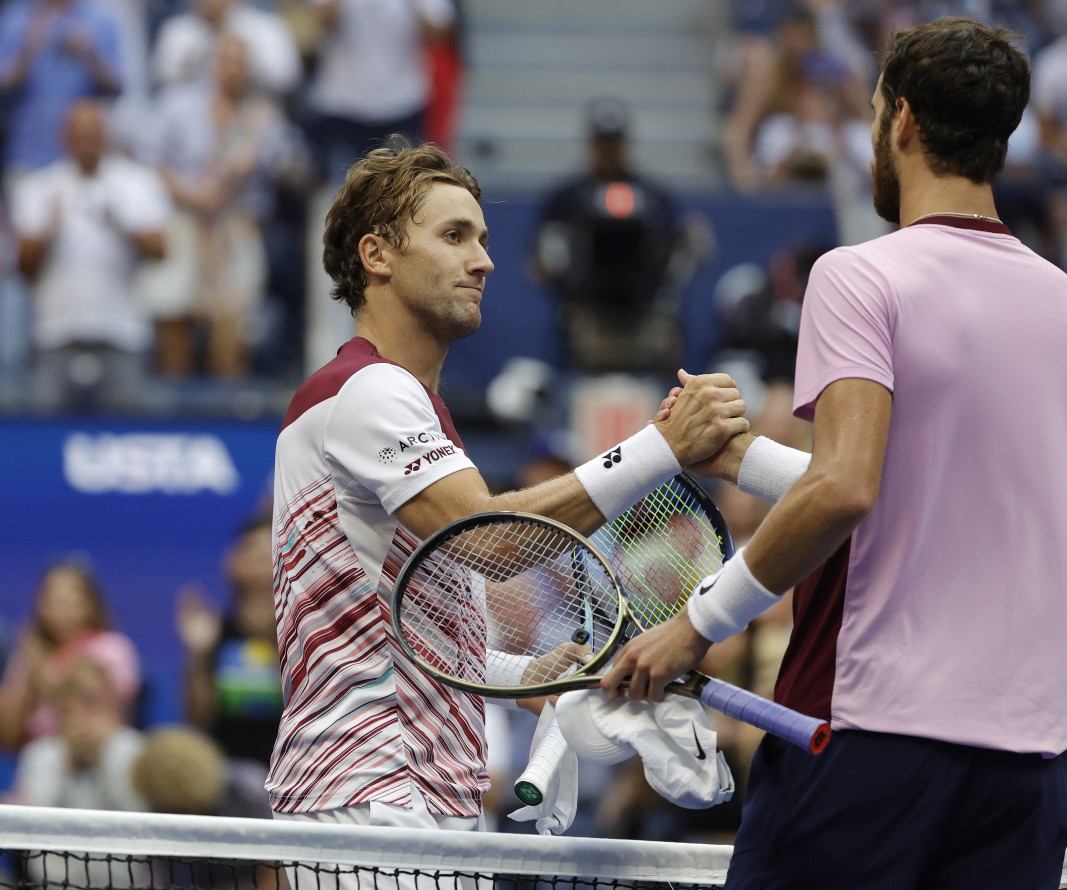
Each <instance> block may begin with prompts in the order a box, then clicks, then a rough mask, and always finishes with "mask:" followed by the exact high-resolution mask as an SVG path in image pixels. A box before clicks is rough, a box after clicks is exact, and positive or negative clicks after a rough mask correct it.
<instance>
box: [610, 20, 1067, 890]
mask: <svg viewBox="0 0 1067 890" xmlns="http://www.w3.org/2000/svg"><path fill="white" fill-rule="evenodd" d="M1014 39H1015V35H1013V34H1011V33H1010V32H1007V31H1004V30H1002V29H998V28H993V27H987V26H985V25H982V24H979V23H977V22H975V21H972V20H970V19H961V18H952V19H939V20H937V21H934V22H930V23H928V24H925V25H921V26H919V27H916V28H913V29H910V30H907V31H902V32H900V33H898V34H896V35H895V36H894V37H893V38H892V40H891V43H890V46H889V49H888V52H887V54H886V57H885V60H884V63H883V68H882V73H881V77H880V79H879V82H878V86H877V88H876V89H875V93H874V97H873V108H874V112H875V119H874V125H873V129H872V139H873V143H874V149H875V159H874V163H873V165H872V172H873V178H874V202H875V207H876V209H877V210H878V211H879V213H880V214H881V215H882V216H884V217H885V218H886V219H887V220H889V221H891V222H894V223H900V224H901V226H902V227H901V228H900V229H899V230H898V231H895V232H893V233H892V234H889V235H886V236H884V237H881V238H877V239H875V240H873V241H870V242H867V243H865V244H861V245H858V246H855V247H841V248H838V249H836V250H832V251H830V252H829V253H827V254H826V255H824V256H823V257H822V258H821V259H820V260H819V261H818V263H817V264H816V265H815V267H814V269H813V271H812V274H811V277H810V281H809V284H808V289H807V293H806V295H805V300H804V307H803V317H802V323H801V329H800V340H799V347H798V356H797V369H796V390H795V397H794V412H795V413H796V414H797V416H799V417H802V418H806V419H808V420H811V421H813V423H814V449H813V452H812V454H811V456H810V464H809V458H808V456H807V455H803V454H801V453H799V452H795V451H792V450H791V449H787V448H785V447H784V446H781V445H778V444H776V443H774V442H771V441H770V440H768V439H765V438H754V437H753V436H752V435H751V434H744V435H742V436H739V437H737V438H736V439H734V440H733V441H732V442H731V443H730V445H729V446H728V447H727V449H726V451H725V452H723V453H722V454H720V455H718V456H717V457H716V458H715V460H714V462H713V464H712V465H711V466H710V467H709V469H710V470H712V471H714V472H715V473H717V474H718V475H722V476H723V477H725V478H727V479H729V480H731V481H734V482H736V483H737V484H738V485H739V486H740V487H741V488H742V489H744V490H746V491H749V492H751V493H754V494H758V495H760V496H761V497H763V498H764V499H765V500H768V501H771V502H773V503H775V506H774V508H773V509H772V510H771V512H770V513H769V514H768V516H767V518H766V519H765V520H764V522H763V524H762V526H761V527H760V528H759V529H758V530H757V532H756V533H755V535H754V536H753V538H752V539H751V540H750V542H749V543H748V545H747V546H746V547H744V548H743V549H741V550H740V551H739V552H738V554H737V556H735V557H734V559H733V560H731V561H730V562H729V563H728V564H727V566H726V567H725V568H724V569H723V570H722V571H721V572H720V573H719V574H718V575H717V576H715V578H714V579H713V583H711V584H710V585H709V584H708V583H707V582H705V584H703V585H701V586H700V587H698V588H697V590H698V591H699V593H695V594H694V595H693V597H692V599H691V600H690V601H689V604H688V608H687V612H686V613H684V614H683V615H681V616H679V617H678V618H677V619H675V620H673V621H671V622H670V623H668V624H666V625H663V626H661V627H660V628H658V629H655V630H653V631H651V632H649V633H646V634H642V635H641V636H640V637H638V638H637V639H636V640H635V641H634V642H632V643H631V644H630V645H629V646H627V647H626V649H624V650H623V651H622V653H620V655H619V657H618V658H617V659H616V661H615V665H614V667H613V670H612V671H611V672H610V673H609V675H608V676H607V677H606V678H605V681H604V687H605V689H606V691H607V693H608V695H609V696H611V697H615V696H618V695H620V694H623V693H624V687H623V680H624V679H625V678H627V677H628V678H629V680H628V684H629V685H628V694H629V695H630V697H631V698H635V699H642V698H649V699H653V700H658V699H659V698H661V697H662V695H663V689H664V685H665V684H666V683H667V682H668V681H670V680H671V679H673V678H674V677H676V676H678V675H679V674H682V673H684V672H685V671H687V670H689V669H691V668H692V667H693V666H694V665H695V664H696V663H697V662H698V661H699V660H700V659H701V658H702V656H703V655H704V653H705V651H706V650H707V648H708V646H709V645H710V644H711V643H713V642H718V641H721V640H723V639H725V638H727V637H729V636H731V635H732V634H734V633H737V632H739V631H741V630H743V629H744V628H745V627H746V626H747V624H748V622H749V621H750V620H751V619H752V618H754V617H755V616H756V615H758V614H759V613H760V612H762V611H763V610H764V609H765V608H767V607H768V606H770V605H771V604H773V603H775V602H776V601H777V600H778V599H779V596H780V595H781V594H783V593H785V592H786V591H787V590H789V589H790V588H793V589H794V600H793V609H794V628H793V633H792V637H791V640H790V644H789V647H788V649H787V652H786V654H785V657H784V660H783V664H782V668H781V673H780V676H779V679H778V684H777V687H776V691H775V697H776V698H777V699H778V700H779V701H781V702H782V703H783V704H786V705H789V706H791V707H793V708H796V709H797V710H800V711H802V712H804V713H807V714H810V715H813V716H816V717H821V718H824V719H827V720H829V721H831V725H832V727H833V729H834V731H835V732H834V738H833V740H832V742H831V743H830V745H829V747H828V749H827V750H826V752H825V753H824V754H823V755H820V756H819V757H811V756H809V755H807V754H806V753H804V752H801V751H799V749H796V750H795V753H794V750H793V749H791V746H788V745H786V744H784V743H781V742H779V741H777V740H774V739H771V738H769V737H768V738H766V739H765V740H764V741H763V743H762V744H761V747H760V749H759V751H758V753H757V755H756V758H755V761H754V763H753V767H752V772H751V779H750V782H749V787H748V789H747V792H746V799H745V804H744V811H743V816H742V824H741V829H740V832H739V834H738V836H737V841H736V845H735V849H734V856H733V861H732V863H731V868H730V875H729V879H728V881H727V887H729V888H731V890H741V888H744V890H747V888H757V887H758V888H763V890H768V888H786V887H788V888H801V887H803V888H807V887H819V888H820V890H834V888H840V890H846V888H847V890H855V888H860V887H862V888H864V890H881V888H884V890H908V888H927V887H929V888H933V887H938V888H958V890H964V888H966V890H975V888H987V887H1012V888H1013V890H1029V888H1055V887H1058V886H1059V879H1060V874H1061V869H1062V866H1063V857H1064V848H1065V845H1067V757H1065V755H1064V753H1063V752H1064V750H1065V749H1067V548H1065V546H1064V545H1065V542H1067V460H1065V457H1064V456H1065V455H1067V410H1065V409H1064V398H1065V394H1067V275H1065V274H1064V272H1063V271H1062V270H1060V269H1058V268H1057V267H1056V266H1054V265H1052V264H1051V263H1049V262H1046V261H1045V260H1043V259H1041V258H1040V257H1038V256H1037V255H1036V254H1034V253H1033V252H1032V251H1031V250H1029V249H1028V248H1027V247H1025V246H1024V245H1023V244H1022V243H1020V242H1019V240H1018V239H1016V238H1015V237H1014V236H1013V235H1012V234H1011V232H1010V231H1009V230H1008V229H1007V227H1006V226H1005V225H1004V224H1003V223H1002V222H1001V221H1000V219H999V218H998V216H997V210H996V207H995V205H994V201H993V181H994V179H995V177H996V175H997V174H998V173H999V172H1000V170H1001V168H1002V166H1003V163H1004V156H1005V152H1006V149H1007V143H1008V137H1009V136H1010V135H1011V133H1012V132H1013V130H1014V129H1015V127H1016V126H1017V125H1018V123H1019V120H1020V118H1021V116H1022V113H1023V109H1024V108H1025V106H1026V104H1027V100H1028V97H1029V84H1030V69H1029V65H1028V63H1027V60H1026V58H1025V57H1024V56H1023V55H1022V54H1021V53H1020V52H1019V51H1018V50H1017V49H1016V48H1015V47H1014V45H1013V40H1014ZM670 407H671V405H670V399H668V400H667V402H665V404H664V409H665V410H664V411H663V412H661V414H662V413H669V410H670ZM787 749H790V750H787Z"/></svg>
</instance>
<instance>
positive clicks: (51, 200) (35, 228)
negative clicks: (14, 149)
mask: <svg viewBox="0 0 1067 890" xmlns="http://www.w3.org/2000/svg"><path fill="white" fill-rule="evenodd" d="M45 175H46V174H45V173H44V172H43V171H38V172H36V173H31V174H29V175H28V176H26V177H25V178H24V179H23V180H22V181H21V182H19V183H18V184H17V185H16V186H15V189H14V192H13V193H12V196H11V227H12V229H13V230H14V232H15V235H16V236H18V237H19V238H40V237H41V236H43V235H44V234H45V233H46V232H47V231H48V227H49V224H50V223H51V221H52V218H53V216H54V215H55V206H56V197H55V195H54V194H53V191H52V189H50V188H49V187H48V184H47V181H46V180H45V179H44V178H43V177H44V176H45Z"/></svg>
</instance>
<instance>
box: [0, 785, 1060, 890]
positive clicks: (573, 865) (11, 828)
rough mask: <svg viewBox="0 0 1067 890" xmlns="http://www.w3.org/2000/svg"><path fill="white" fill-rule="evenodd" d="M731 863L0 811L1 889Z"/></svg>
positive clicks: (444, 879) (604, 879) (647, 883)
mask: <svg viewBox="0 0 1067 890" xmlns="http://www.w3.org/2000/svg"><path fill="white" fill-rule="evenodd" d="M730 852H731V851H730V848H729V847H725V846H716V845H711V844H681V843H664V842H658V841H630V840H609V839H597V838H582V837H573V838H568V837H541V836H537V835H519V834H494V833H488V832H459V831H414V830H405V829H399V828H369V827H361V826H342V825H312V824H303V823H295V822H271V821H270V820H266V819H231V818H217V817H215V818H213V817H203V816H170V815H161V814H147V813H114V812H103V811H97V810H71V809H47V808H42V807H15V806H3V805H0V890H6V888H19V890H23V888H25V890H30V888H41V890H112V888H114V890H615V888H618V890H631V888H632V890H696V888H717V887H722V886H723V881H724V880H725V878H726V867H727V864H728V863H729V858H730ZM1060 887H1061V888H1067V862H1065V864H1064V869H1063V875H1062V878H1061V881H1060Z"/></svg>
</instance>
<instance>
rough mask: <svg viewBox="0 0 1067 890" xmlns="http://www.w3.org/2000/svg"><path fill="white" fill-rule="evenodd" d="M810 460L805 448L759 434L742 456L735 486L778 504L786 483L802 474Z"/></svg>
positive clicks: (792, 481) (791, 481) (786, 488)
mask: <svg viewBox="0 0 1067 890" xmlns="http://www.w3.org/2000/svg"><path fill="white" fill-rule="evenodd" d="M810 463H811V455H810V454H808V453H807V452H806V451H799V450H797V449H796V448H790V447H789V446H788V445H781V444H779V443H778V442H775V441H774V439H768V438H767V437H766V436H760V437H758V438H757V439H756V440H755V441H754V442H753V443H752V444H751V445H749V446H748V451H746V452H745V456H744V457H743V458H741V467H740V468H739V469H738V471H737V487H738V488H740V489H741V490H742V491H743V492H745V493H746V494H754V495H755V496H756V497H758V498H759V499H760V500H762V501H766V502H767V503H769V504H777V503H778V501H779V500H781V497H782V495H783V494H785V493H786V492H787V491H788V490H789V486H791V485H792V484H793V483H794V482H796V481H797V479H799V478H800V477H801V476H803V475H804V473H805V472H806V471H807V469H808V464H810Z"/></svg>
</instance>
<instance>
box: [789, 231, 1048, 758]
mask: <svg viewBox="0 0 1067 890" xmlns="http://www.w3.org/2000/svg"><path fill="white" fill-rule="evenodd" d="M844 378H863V379H865V380H872V381H875V382H877V383H880V384H881V385H883V386H885V387H886V388H887V389H889V390H890V391H891V392H892V393H893V415H892V421H891V424H890V429H889V441H888V448H887V451H886V456H885V467H884V471H883V476H882V485H881V491H880V494H879V497H878V502H877V504H876V506H875V508H874V510H873V511H872V512H871V513H870V515H869V516H867V517H866V518H865V519H864V520H863V522H862V523H860V525H859V526H858V527H857V529H856V530H855V532H854V533H853V535H852V537H851V539H850V540H849V541H848V542H846V544H844V545H843V546H842V547H841V549H840V550H839V551H838V552H837V553H836V554H835V555H834V556H833V557H831V559H830V560H828V561H827V563H826V564H825V565H824V566H823V567H822V568H821V569H820V570H818V571H817V572H816V573H814V574H813V575H812V576H811V577H809V578H808V579H806V580H805V581H804V582H803V583H802V584H800V585H798V586H797V588H796V591H795V601H794V619H795V626H794V632H793V637H792V639H791V641H790V645H789V648H788V651H787V653H786V657H785V659H784V662H783V665H782V671H781V675H780V677H779V681H778V686H777V690H776V696H777V698H778V699H779V700H780V701H782V702H783V703H785V704H788V705H790V706H792V707H795V708H797V709H798V710H801V711H804V712H805V713H809V714H813V715H816V716H820V717H824V718H827V719H830V720H831V724H832V726H833V727H834V728H835V729H863V730H870V731H881V732H892V733H898V734H903V735H914V736H921V737H926V738H932V739H941V740H945V741H949V742H956V743H960V744H966V745H976V746H980V747H988V748H998V749H1006V750H1010V751H1020V752H1040V753H1042V754H1046V755H1054V754H1058V753H1060V752H1062V751H1063V750H1065V749H1067V405H1065V401H1067V275H1065V274H1064V272H1062V271H1061V270H1059V269H1058V268H1056V267H1055V266H1053V265H1052V264H1050V263H1048V262H1046V261H1045V260H1043V259H1041V258H1039V257H1038V256H1037V255H1036V254H1034V253H1033V252H1032V251H1030V250H1029V249H1028V248H1026V247H1025V246H1024V245H1023V244H1021V243H1020V242H1019V241H1018V240H1017V239H1016V238H1015V237H1013V236H1012V235H1011V233H1010V232H1009V231H1008V229H1007V228H1006V227H1004V226H1003V225H1001V224H997V223H986V222H982V221H978V220H964V219H961V218H955V217H949V216H940V217H936V218H932V219H928V220H924V221H923V222H922V223H919V224H914V225H912V226H909V227H907V228H904V229H901V230H900V231H897V232H894V233H893V234H890V235H886V236H885V237H882V238H878V239H875V240H873V241H869V242H867V243H865V244H861V245H858V246H855V247H842V248H838V249H836V250H833V251H831V252H830V253H828V254H826V255H825V256H824V257H822V258H821V259H820V260H819V262H818V263H817V264H816V265H815V268H814V269H813V270H812V274H811V278H810V281H809V285H808V290H807V294H806V295H805V301H804V309H803V317H802V322H801V329H800V346H799V350H798V356H797V374H796V393H795V398H794V411H795V413H796V414H797V415H798V416H800V417H803V418H808V419H810V418H811V417H812V416H813V414H814V409H815V403H816V401H817V399H818V398H819V395H820V393H821V392H822V391H823V390H824V389H825V388H826V387H827V386H828V385H829V384H831V383H833V382H834V381H836V380H841V379H844Z"/></svg>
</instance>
